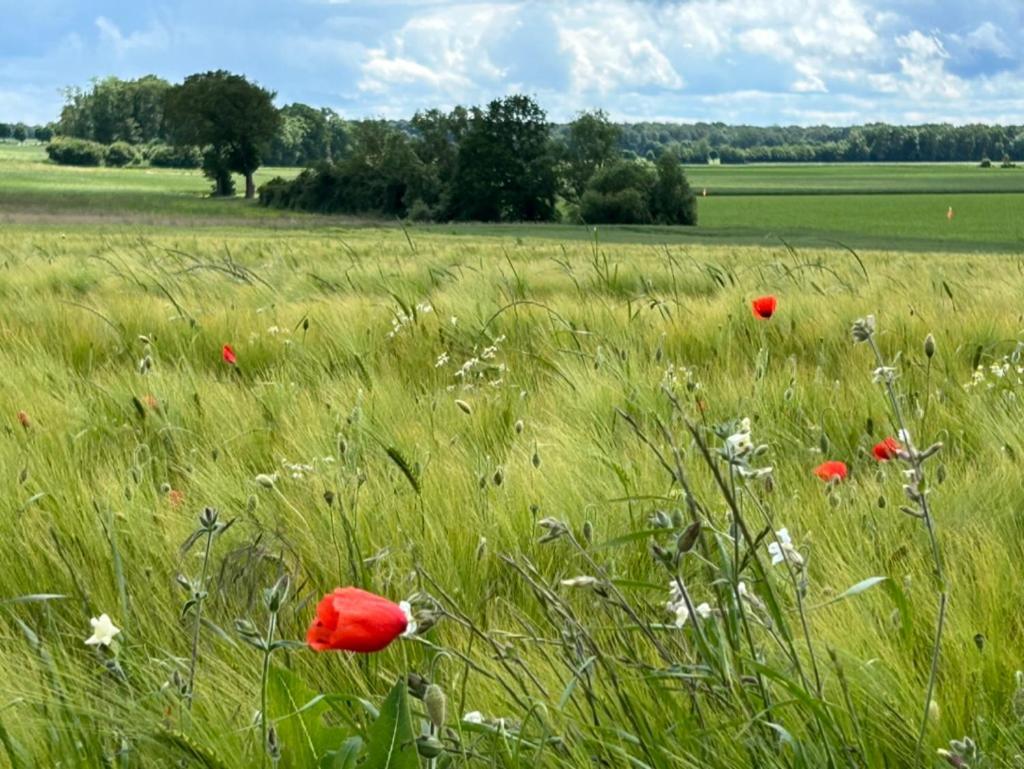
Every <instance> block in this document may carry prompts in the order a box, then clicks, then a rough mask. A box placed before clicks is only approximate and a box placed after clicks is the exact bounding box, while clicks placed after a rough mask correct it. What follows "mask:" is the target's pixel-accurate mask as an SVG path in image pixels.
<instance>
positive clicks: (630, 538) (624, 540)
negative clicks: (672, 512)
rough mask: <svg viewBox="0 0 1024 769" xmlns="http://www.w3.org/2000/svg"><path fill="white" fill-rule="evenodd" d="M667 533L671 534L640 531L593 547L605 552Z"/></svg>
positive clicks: (665, 530) (662, 531)
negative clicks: (608, 549)
mask: <svg viewBox="0 0 1024 769" xmlns="http://www.w3.org/2000/svg"><path fill="white" fill-rule="evenodd" d="M668 533H671V529H642V530H640V531H632V532H630V533H629V534H623V535H622V536H621V537H616V538H615V539H609V540H608V541H607V542H602V543H601V544H599V545H594V549H596V550H605V549H607V548H611V547H619V546H620V545H628V544H629V543H630V542H636V541H637V540H641V539H647V538H648V537H654V536H657V535H658V534H668Z"/></svg>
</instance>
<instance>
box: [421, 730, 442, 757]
mask: <svg viewBox="0 0 1024 769" xmlns="http://www.w3.org/2000/svg"><path fill="white" fill-rule="evenodd" d="M416 750H418V751H419V754H420V755H421V756H423V757H424V758H428V759H432V758H437V757H438V756H439V755H441V754H442V753H444V744H442V742H441V741H440V740H439V739H437V737H429V736H427V735H425V734H421V735H420V736H419V737H417V738H416Z"/></svg>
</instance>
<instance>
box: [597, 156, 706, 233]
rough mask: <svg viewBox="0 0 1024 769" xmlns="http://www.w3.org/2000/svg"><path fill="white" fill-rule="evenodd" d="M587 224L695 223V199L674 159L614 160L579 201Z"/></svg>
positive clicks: (669, 157) (679, 166) (672, 157)
mask: <svg viewBox="0 0 1024 769" xmlns="http://www.w3.org/2000/svg"><path fill="white" fill-rule="evenodd" d="M579 219H580V220H582V221H583V222H585V223H588V224H653V223H657V224H689V225H694V224H696V223H697V199H696V197H695V196H694V194H693V191H692V190H691V189H690V185H689V183H688V182H687V181H686V176H685V174H684V173H683V169H682V166H681V165H680V164H679V161H678V159H676V158H675V157H674V156H672V155H670V154H668V153H665V154H663V155H662V156H661V157H660V158H658V161H657V163H651V162H649V161H647V160H616V161H614V162H612V163H609V164H608V165H606V166H605V167H604V168H601V169H600V170H598V171H597V172H596V173H595V174H594V175H593V176H592V177H591V179H590V181H589V182H588V183H587V187H586V189H585V190H584V192H583V195H582V197H581V198H580V205H579Z"/></svg>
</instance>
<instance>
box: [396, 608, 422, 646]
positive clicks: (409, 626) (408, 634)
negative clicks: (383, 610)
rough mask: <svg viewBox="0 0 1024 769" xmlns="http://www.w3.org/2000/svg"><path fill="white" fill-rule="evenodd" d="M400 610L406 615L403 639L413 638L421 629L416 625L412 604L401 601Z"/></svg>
mask: <svg viewBox="0 0 1024 769" xmlns="http://www.w3.org/2000/svg"><path fill="white" fill-rule="evenodd" d="M398 608H399V609H401V610H402V614H404V615H405V623H406V624H405V632H404V633H402V638H412V637H413V636H414V635H416V631H417V630H418V629H419V625H418V624H417V623H416V615H415V614H413V613H412V604H410V603H409V602H408V601H399V602H398Z"/></svg>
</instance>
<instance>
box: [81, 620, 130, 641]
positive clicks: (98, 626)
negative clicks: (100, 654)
mask: <svg viewBox="0 0 1024 769" xmlns="http://www.w3.org/2000/svg"><path fill="white" fill-rule="evenodd" d="M89 624H90V625H92V635H91V636H89V637H88V638H86V639H85V642H86V643H87V644H88V645H89V646H110V643H111V641H113V640H114V636H116V635H117V634H118V633H120V632H121V631H120V629H118V628H116V627H114V623H113V622H112V621H111V619H110V617H108V616H107V615H106V614H101V615H100V616H99V617H93V618H92V619H90V620H89Z"/></svg>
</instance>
